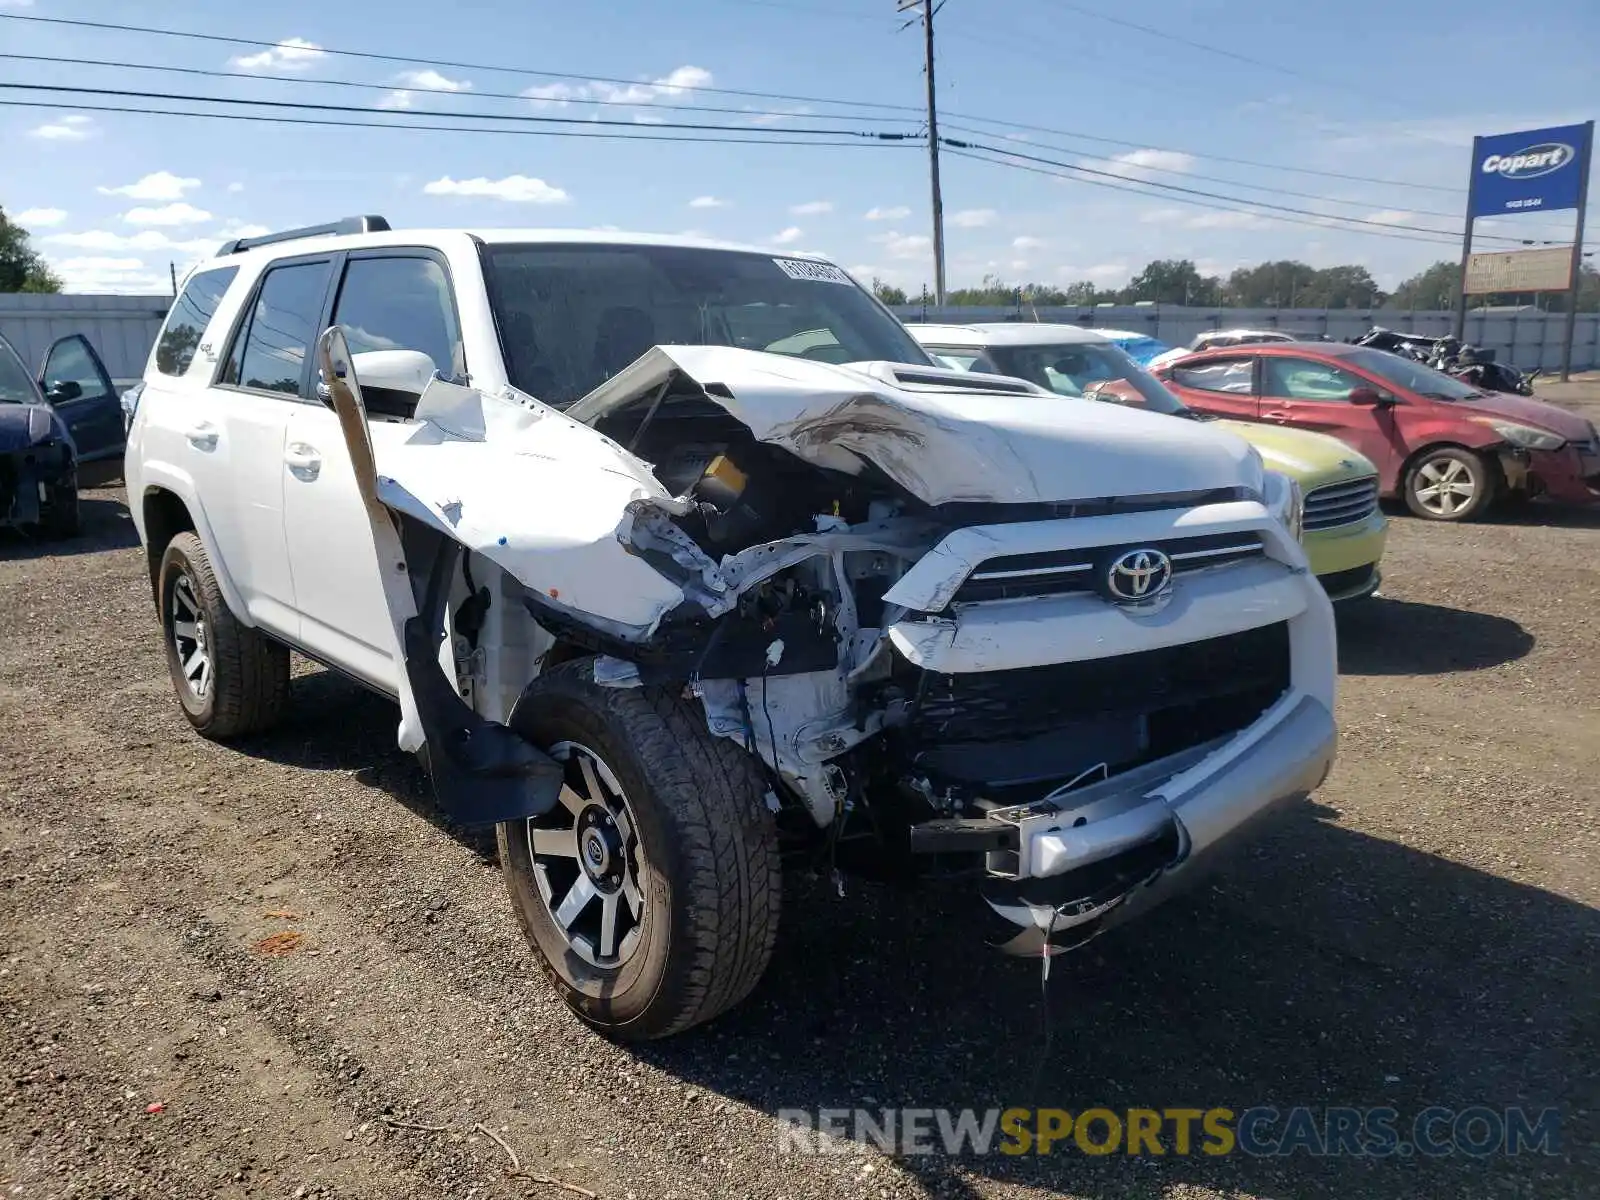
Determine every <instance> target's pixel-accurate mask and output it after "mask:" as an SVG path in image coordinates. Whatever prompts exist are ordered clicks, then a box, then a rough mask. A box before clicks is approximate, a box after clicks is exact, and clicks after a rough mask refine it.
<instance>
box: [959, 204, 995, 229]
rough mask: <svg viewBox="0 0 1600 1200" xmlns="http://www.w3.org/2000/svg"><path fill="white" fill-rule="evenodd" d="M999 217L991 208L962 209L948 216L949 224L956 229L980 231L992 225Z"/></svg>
mask: <svg viewBox="0 0 1600 1200" xmlns="http://www.w3.org/2000/svg"><path fill="white" fill-rule="evenodd" d="M999 215H1000V214H999V213H997V212H995V210H994V209H992V208H964V209H962V210H961V211H960V212H954V213H951V214H950V224H952V225H954V226H955V227H956V228H957V229H981V228H982V227H983V226H985V225H992V224H994V219H995V218H996V217H998V216H999Z"/></svg>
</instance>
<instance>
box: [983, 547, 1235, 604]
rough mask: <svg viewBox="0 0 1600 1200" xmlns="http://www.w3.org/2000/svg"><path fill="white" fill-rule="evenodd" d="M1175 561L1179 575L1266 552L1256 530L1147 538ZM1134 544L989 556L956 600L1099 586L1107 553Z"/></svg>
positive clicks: (1054, 593)
mask: <svg viewBox="0 0 1600 1200" xmlns="http://www.w3.org/2000/svg"><path fill="white" fill-rule="evenodd" d="M1140 545H1141V546H1149V547H1150V548H1152V549H1156V550H1160V551H1162V552H1163V553H1164V554H1166V555H1168V556H1169V557H1170V558H1171V559H1172V570H1173V573H1174V574H1178V573H1181V572H1185V571H1197V570H1200V569H1201V568H1204V567H1218V566H1222V565H1224V564H1226V563H1234V562H1241V561H1243V560H1245V559H1249V558H1257V557H1260V556H1261V555H1262V554H1264V553H1266V548H1265V547H1264V546H1263V545H1262V542H1261V538H1260V537H1259V536H1258V535H1257V534H1254V533H1214V534H1208V535H1206V536H1204V537H1190V538H1169V539H1166V540H1164V541H1158V542H1141V543H1140ZM1128 548H1129V547H1123V546H1117V547H1105V546H1100V547H1095V548H1093V549H1088V550H1049V551H1045V552H1044V553H1041V554H1006V555H1001V556H1000V557H998V558H986V559H984V560H983V562H981V563H979V564H978V566H977V568H976V569H975V570H974V571H973V572H972V574H970V575H968V576H967V578H966V581H965V582H964V583H962V585H961V586H960V587H959V588H958V589H957V590H956V594H955V596H954V597H953V598H952V600H951V603H952V604H971V603H975V602H978V601H982V600H1016V599H1019V598H1021V597H1025V596H1064V595H1069V594H1071V593H1073V592H1090V591H1093V590H1094V585H1095V577H1096V575H1097V574H1098V573H1099V568H1100V567H1101V566H1103V564H1104V561H1105V559H1106V558H1107V556H1108V555H1109V554H1110V553H1111V552H1113V551H1115V552H1118V553H1120V552H1121V551H1122V550H1124V549H1128Z"/></svg>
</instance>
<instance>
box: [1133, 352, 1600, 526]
mask: <svg viewBox="0 0 1600 1200" xmlns="http://www.w3.org/2000/svg"><path fill="white" fill-rule="evenodd" d="M1156 375H1157V376H1158V377H1159V378H1160V379H1161V380H1162V382H1163V383H1165V384H1166V385H1167V386H1168V387H1169V388H1171V389H1172V390H1173V391H1174V392H1176V393H1177V394H1178V395H1179V396H1181V397H1182V398H1183V401H1184V403H1185V404H1188V405H1190V406H1191V407H1193V408H1196V409H1199V410H1200V411H1201V412H1207V413H1214V414H1216V415H1217V416H1219V417H1231V418H1233V419H1235V420H1239V421H1259V422H1262V423H1265V424H1272V425H1292V426H1294V427H1296V428H1299V429H1310V430H1315V431H1316V432H1319V433H1327V434H1332V435H1333V436H1334V437H1336V438H1339V439H1341V440H1342V441H1344V442H1346V443H1348V444H1349V445H1351V446H1354V447H1355V448H1356V449H1357V450H1359V451H1361V453H1363V454H1365V455H1366V456H1367V457H1368V458H1370V459H1371V460H1372V461H1373V462H1375V463H1377V464H1378V470H1379V478H1380V481H1381V488H1382V494H1383V495H1384V496H1386V497H1403V498H1404V499H1405V502H1406V504H1407V506H1408V507H1409V508H1410V509H1411V511H1412V512H1414V513H1416V514H1417V515H1418V516H1419V517H1427V518H1429V519H1432V520H1435V521H1462V520H1466V519H1468V518H1470V517H1475V516H1479V515H1481V514H1482V513H1483V512H1485V511H1487V509H1488V508H1489V506H1490V505H1492V504H1493V503H1494V502H1495V501H1496V500H1497V499H1501V498H1521V497H1529V496H1537V495H1547V496H1549V497H1551V498H1552V499H1555V500H1562V501H1566V502H1568V503H1574V504H1587V503H1593V502H1595V501H1600V434H1597V433H1596V430H1595V427H1594V425H1593V424H1592V423H1591V422H1589V421H1586V420H1584V419H1583V418H1582V417H1579V416H1577V415H1576V414H1574V413H1571V412H1568V411H1567V410H1566V409H1563V408H1557V407H1556V406H1555V405H1553V404H1545V403H1544V402H1542V401H1539V400H1533V399H1530V398H1528V397H1525V396H1511V395H1505V394H1503V393H1499V392H1481V391H1478V390H1477V389H1476V388H1474V387H1471V386H1470V385H1468V384H1465V383H1463V382H1461V381H1460V380H1459V379H1455V378H1453V377H1451V376H1449V375H1445V374H1443V373H1441V372H1439V371H1435V370H1432V369H1431V368H1429V367H1425V366H1423V365H1422V364H1421V363H1418V362H1413V361H1412V360H1410V359H1408V358H1402V357H1400V356H1399V355H1396V354H1390V353H1389V352H1388V351H1386V350H1373V349H1371V348H1369V347H1365V346H1350V345H1345V344H1343V343H1340V342H1331V343H1322V342H1280V343H1270V344H1261V345H1252V346H1239V347H1234V348H1232V349H1222V350H1207V351H1202V352H1200V353H1198V354H1191V355H1187V356H1186V357H1184V358H1181V359H1179V360H1177V361H1176V362H1172V363H1168V364H1167V365H1165V366H1163V367H1161V368H1160V369H1159V370H1157V371H1156Z"/></svg>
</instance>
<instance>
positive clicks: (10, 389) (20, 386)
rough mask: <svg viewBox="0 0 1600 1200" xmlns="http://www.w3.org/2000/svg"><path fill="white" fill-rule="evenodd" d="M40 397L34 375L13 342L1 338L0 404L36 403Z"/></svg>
mask: <svg viewBox="0 0 1600 1200" xmlns="http://www.w3.org/2000/svg"><path fill="white" fill-rule="evenodd" d="M38 399H39V395H38V393H37V392H36V391H35V390H34V382H33V377H32V376H31V375H29V374H28V368H27V367H25V366H23V365H22V360H21V359H20V358H18V357H17V355H16V352H15V351H14V350H12V349H11V344H10V343H9V342H7V341H6V340H5V339H4V338H0V404H34V403H37V402H38Z"/></svg>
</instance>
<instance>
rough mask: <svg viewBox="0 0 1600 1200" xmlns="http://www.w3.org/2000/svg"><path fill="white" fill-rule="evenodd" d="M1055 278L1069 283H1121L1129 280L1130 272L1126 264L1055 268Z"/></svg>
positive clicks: (1097, 264)
mask: <svg viewBox="0 0 1600 1200" xmlns="http://www.w3.org/2000/svg"><path fill="white" fill-rule="evenodd" d="M1056 278H1058V279H1063V280H1066V281H1068V282H1071V283H1076V282H1077V281H1078V280H1080V279H1087V280H1089V281H1090V282H1091V283H1122V282H1125V281H1126V280H1127V279H1129V278H1130V271H1129V269H1128V264H1127V263H1121V262H1118V263H1096V264H1095V265H1094V266H1092V267H1074V266H1065V267H1057V268H1056Z"/></svg>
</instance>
